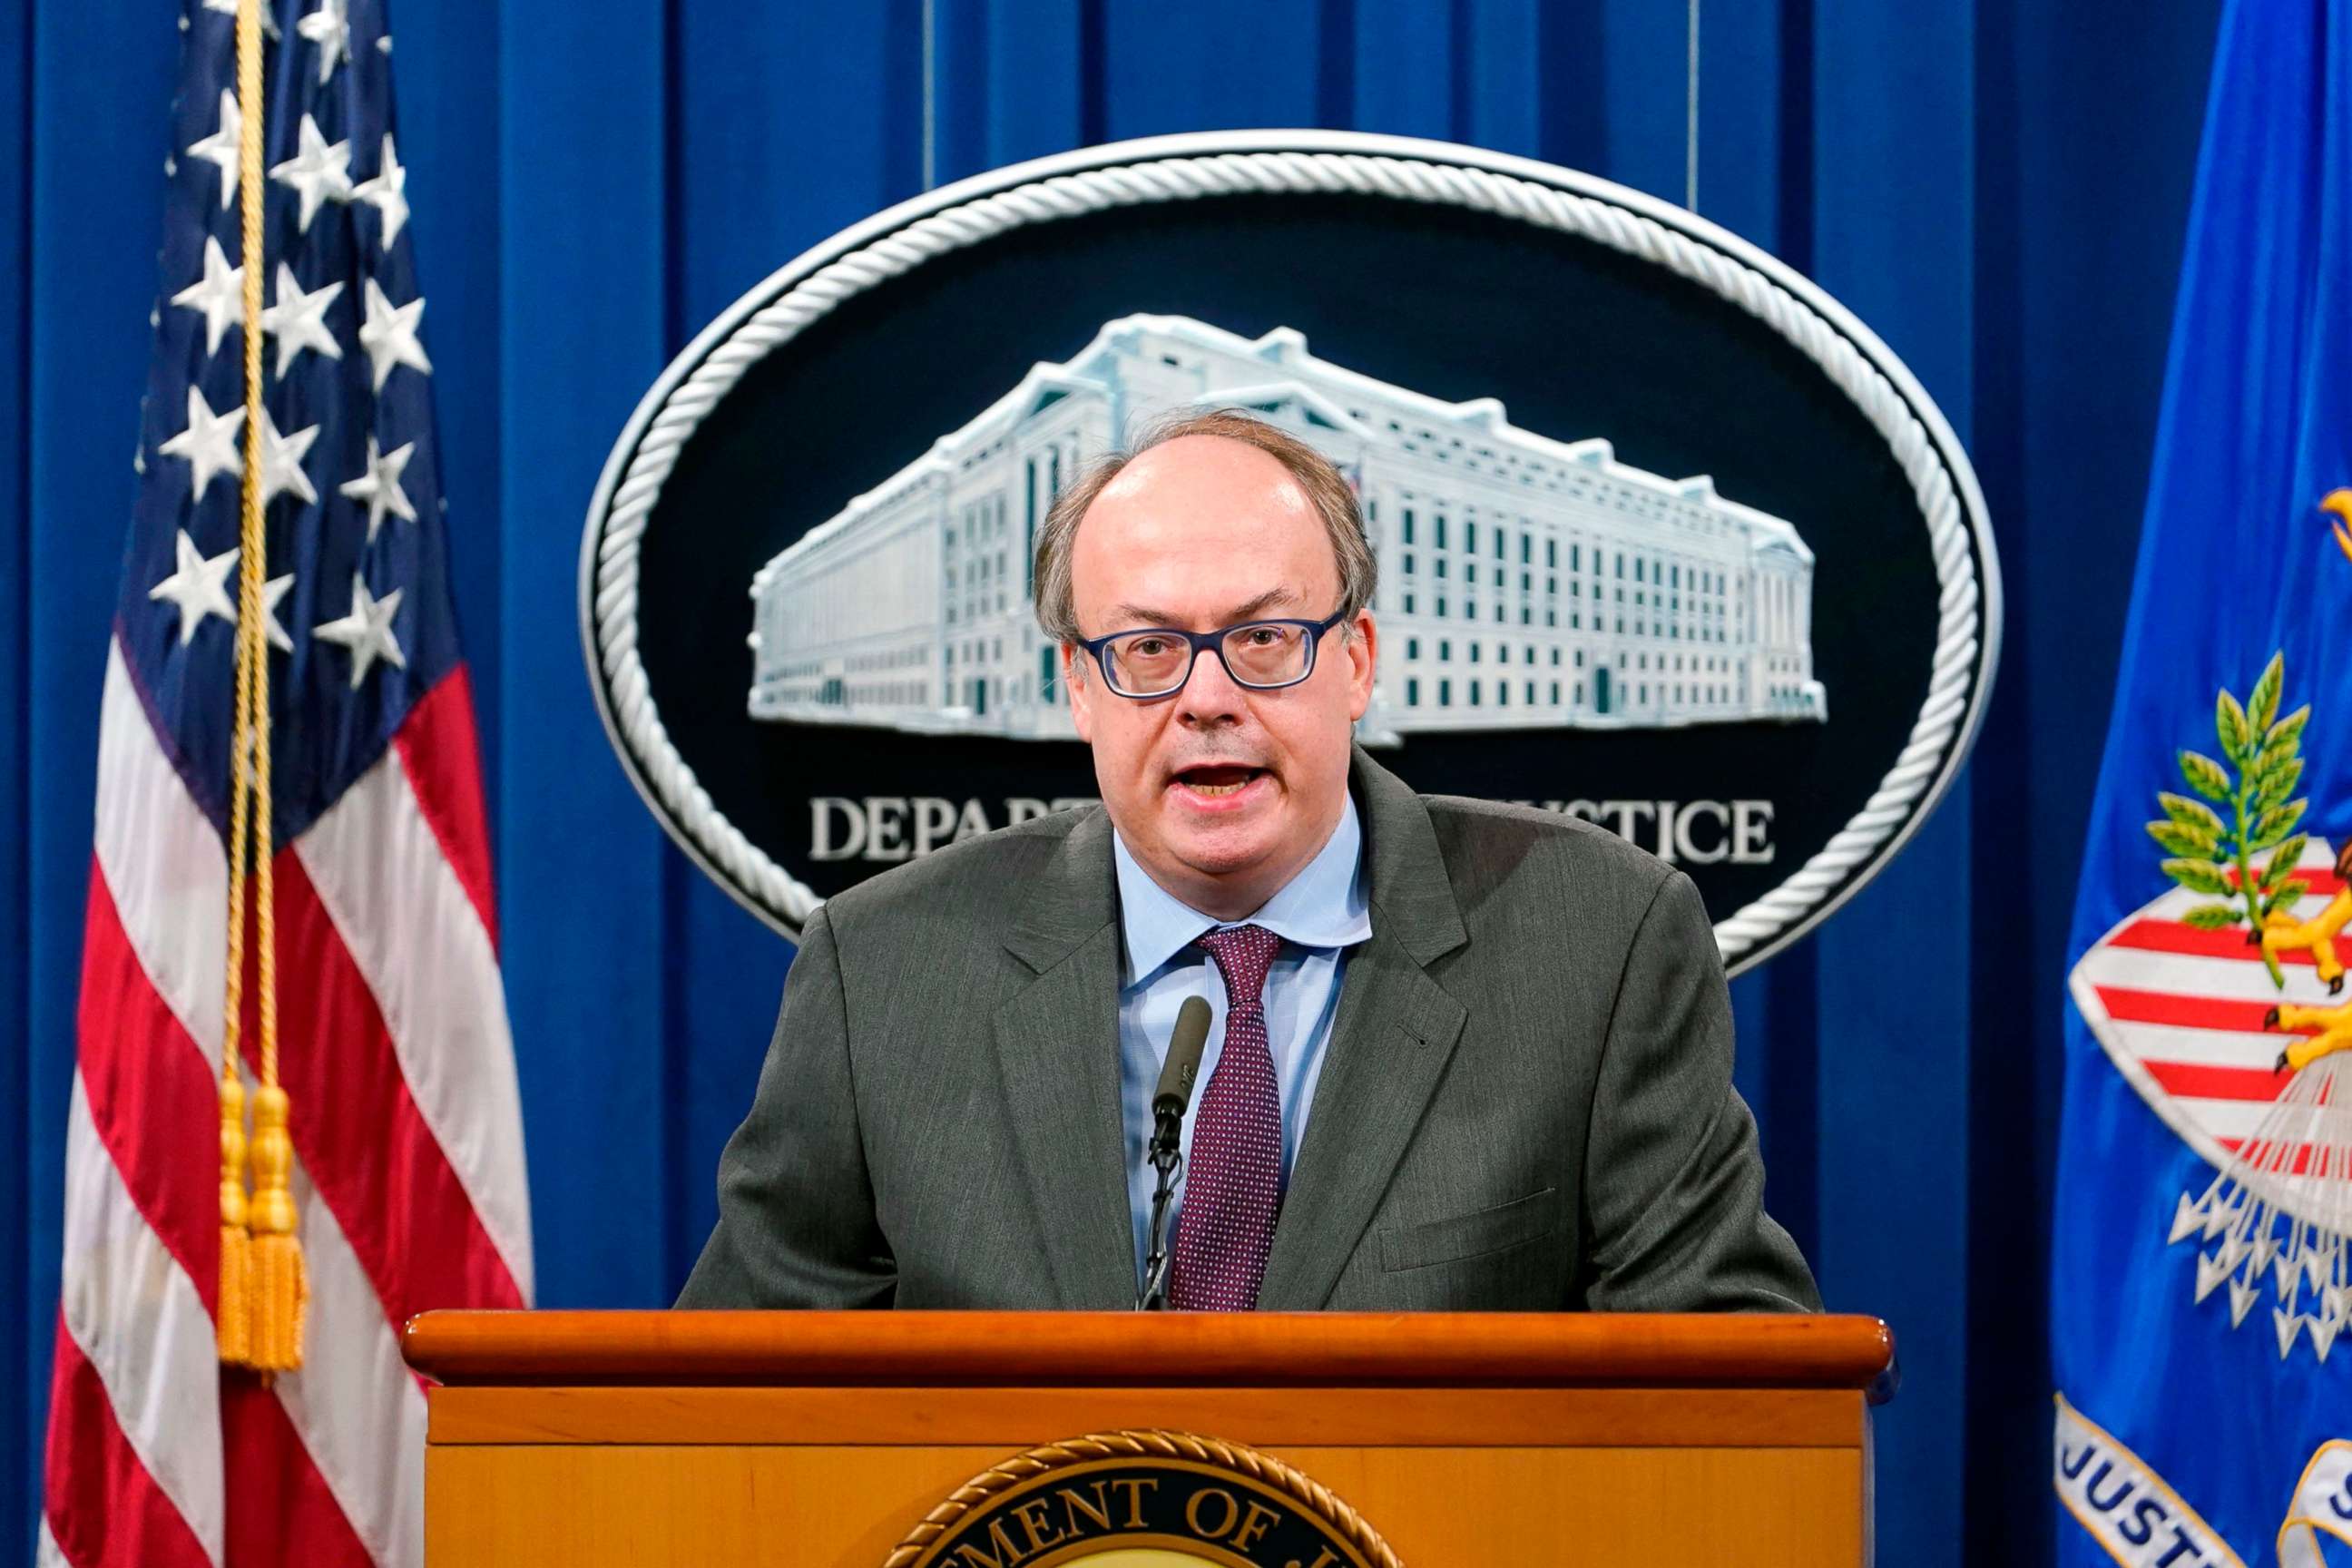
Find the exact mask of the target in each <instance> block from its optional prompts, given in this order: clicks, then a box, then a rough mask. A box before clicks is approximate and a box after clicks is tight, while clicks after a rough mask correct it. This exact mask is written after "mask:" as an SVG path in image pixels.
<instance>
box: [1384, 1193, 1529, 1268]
mask: <svg viewBox="0 0 2352 1568" xmlns="http://www.w3.org/2000/svg"><path fill="white" fill-rule="evenodd" d="M1557 1190H1558V1189H1556V1188H1553V1187H1546V1188H1545V1189H1544V1190H1543V1191H1541V1192H1539V1193H1529V1194H1528V1195H1527V1196H1526V1197H1523V1198H1514V1199H1513V1200H1511V1201H1510V1202H1509V1203H1507V1204H1497V1205H1495V1206H1494V1207H1493V1208H1490V1209H1480V1210H1478V1211H1477V1212H1476V1213H1475V1214H1464V1215H1454V1216H1453V1217H1451V1218H1449V1219H1433V1220H1429V1221H1426V1222H1424V1223H1423V1224H1421V1225H1407V1226H1396V1227H1394V1228H1393V1229H1390V1230H1384V1231H1382V1232H1381V1268H1384V1269H1388V1270H1390V1271H1391V1272H1394V1271H1396V1270H1399V1269H1405V1268H1430V1267H1431V1266H1433V1265H1434V1264H1439V1263H1458V1262H1460V1261H1461V1260H1462V1259H1464V1258H1483V1257H1485V1256H1486V1254H1488V1253H1492V1252H1507V1251H1508V1250H1509V1249H1510V1248H1512V1247H1522V1246H1525V1245H1526V1244H1527V1243H1528V1242H1530V1241H1535V1240H1538V1239H1539V1238H1540V1237H1545V1236H1548V1235H1549V1234H1550V1233H1551V1232H1552V1231H1553V1230H1554V1229H1555V1228H1556V1227H1557V1225H1558V1215H1557V1213H1556V1211H1555V1208H1554V1206H1553V1204H1552V1195H1553V1194H1554V1193H1555V1192H1556V1191H1557Z"/></svg>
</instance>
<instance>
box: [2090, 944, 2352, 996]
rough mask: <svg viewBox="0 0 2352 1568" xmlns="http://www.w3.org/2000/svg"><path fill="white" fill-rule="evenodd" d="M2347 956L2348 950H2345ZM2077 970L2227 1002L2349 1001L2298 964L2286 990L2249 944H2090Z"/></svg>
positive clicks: (2120, 983)
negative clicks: (2236, 949)
mask: <svg viewBox="0 0 2352 1568" xmlns="http://www.w3.org/2000/svg"><path fill="white" fill-rule="evenodd" d="M2346 956H2347V958H2352V952H2347V954H2346ZM2077 970H2078V972H2079V973H2081V974H2083V975H2084V976H2085V977H2086V978H2087V979H2088V980H2089V981H2090V982H2091V984H2094V985H2102V986H2116V987H2121V988H2123V989H2125V990H2129V991H2161V992H2166V993H2168V994H2172V995H2175V996H2182V997H2192V998H2199V999H2210V1000H2215V1001H2226V1002H2263V1003H2273V1002H2292V1003H2294V1004H2295V1005H2298V1006H2305V1007H2332V1006H2338V1005H2343V1004H2345V1003H2347V1002H2352V990H2347V991H2346V992H2345V993H2344V994H2341V995H2336V996H2331V995H2329V994H2328V993H2327V987H2326V984H2322V983H2321V981H2320V978H2319V976H2318V975H2317V974H2316V973H2314V972H2313V971H2312V970H2311V969H2309V968H2308V967H2306V966H2305V965H2302V964H2294V965H2289V966H2288V967H2287V970H2286V989H2285V990H2284V991H2282V990H2280V989H2279V987H2277V986H2276V985H2273V984H2271V977H2270V972H2269V971H2268V970H2266V969H2264V968H2263V963H2262V960H2261V958H2260V957H2258V956H2257V955H2256V954H2255V952H2254V951H2253V950H2252V948H2249V949H2247V956H2246V957H2244V958H2242V959H2237V958H2200V957H2195V956H2192V955H2190V954H2188V953H2179V952H2143V951H2139V950H2137V949H2134V948H2127V947H2095V948H2093V949H2092V950H2091V951H2090V952H2087V953H2085V954H2084V955H2083V962H2082V963H2080V964H2079V965H2077Z"/></svg>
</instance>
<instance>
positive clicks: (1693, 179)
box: [925, 0, 1699, 212]
mask: <svg viewBox="0 0 2352 1568" xmlns="http://www.w3.org/2000/svg"><path fill="white" fill-rule="evenodd" d="M925 3H926V4H929V0H925ZM1698 7H1699V0H1690V26H1689V27H1688V29H1687V31H1688V34H1689V37H1690V44H1689V51H1688V55H1687V58H1685V62H1684V64H1685V73H1686V74H1685V86H1684V90H1683V205H1684V206H1685V207H1687V208H1688V209H1689V210H1691V211H1692V212H1696V211H1698Z"/></svg>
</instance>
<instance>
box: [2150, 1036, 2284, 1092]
mask: <svg viewBox="0 0 2352 1568" xmlns="http://www.w3.org/2000/svg"><path fill="white" fill-rule="evenodd" d="M2293 1040H2294V1037H2293V1036H2291V1035H2282V1036H2280V1037H2279V1045H2280V1047H2282V1048H2284V1047H2286V1046H2287V1045H2289V1044H2291V1043H2292V1042H2293ZM2140 1065H2141V1066H2142V1067H2145V1068H2147V1070H2148V1076H2150V1077H2151V1078H2153V1079H2156V1081H2157V1082H2158V1083H2160V1084H2162V1085H2163V1086H2164V1088H2165V1089H2166V1091H2167V1092H2168V1093H2171V1094H2185V1095H2189V1096H2190V1097H2191V1098H2193V1099H2197V1100H2276V1099H2277V1098H2278V1097H2279V1094H2280V1093H2281V1091H2283V1090H2284V1089H2285V1088H2286V1086H2287V1085H2288V1084H2290V1083H2292V1082H2293V1081H2294V1077H2293V1075H2291V1074H2288V1073H2283V1072H2274V1071H2273V1070H2272V1069H2271V1068H2225V1067H2212V1066H2209V1065H2207V1064H2205V1063H2201V1062H2159V1061H2142V1062H2141V1064H2140Z"/></svg>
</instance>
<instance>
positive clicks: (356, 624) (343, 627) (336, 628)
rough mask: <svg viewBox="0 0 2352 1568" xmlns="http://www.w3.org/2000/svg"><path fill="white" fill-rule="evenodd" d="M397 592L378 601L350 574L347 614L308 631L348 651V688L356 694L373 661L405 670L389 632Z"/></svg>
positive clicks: (359, 578) (363, 581)
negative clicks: (350, 672)
mask: <svg viewBox="0 0 2352 1568" xmlns="http://www.w3.org/2000/svg"><path fill="white" fill-rule="evenodd" d="M401 592H402V591H401V590H400V589H398V588H394V590H393V591H392V592H391V593H389V594H386V595H384V596H383V598H381V599H379V598H377V597H375V596H374V595H372V594H370V593H369V592H368V586H367V581H366V579H364V578H362V576H361V575H360V574H358V573H356V572H354V573H352V608H351V613H350V614H349V615H346V616H342V617H341V619H340V620H332V621H327V622H323V623H321V624H320V625H319V626H314V627H312V628H311V634H312V635H313V636H315V637H319V638H320V640H322V641H325V642H331V643H340V644H341V645H342V646H343V647H346V648H349V649H350V650H351V655H352V690H354V691H357V690H358V689H359V688H360V682H361V681H362V680H365V679H367V672H368V671H369V670H370V669H371V668H374V665H375V661H376V660H377V659H379V658H381V659H383V661H384V662H385V663H386V664H389V665H391V666H392V667H393V668H394V669H406V668H408V659H407V657H406V656H405V655H404V654H403V653H402V652H401V651H400V642H399V639H397V638H396V637H394V636H393V633H392V617H393V616H396V615H398V614H399V613H400V595H401Z"/></svg>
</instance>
